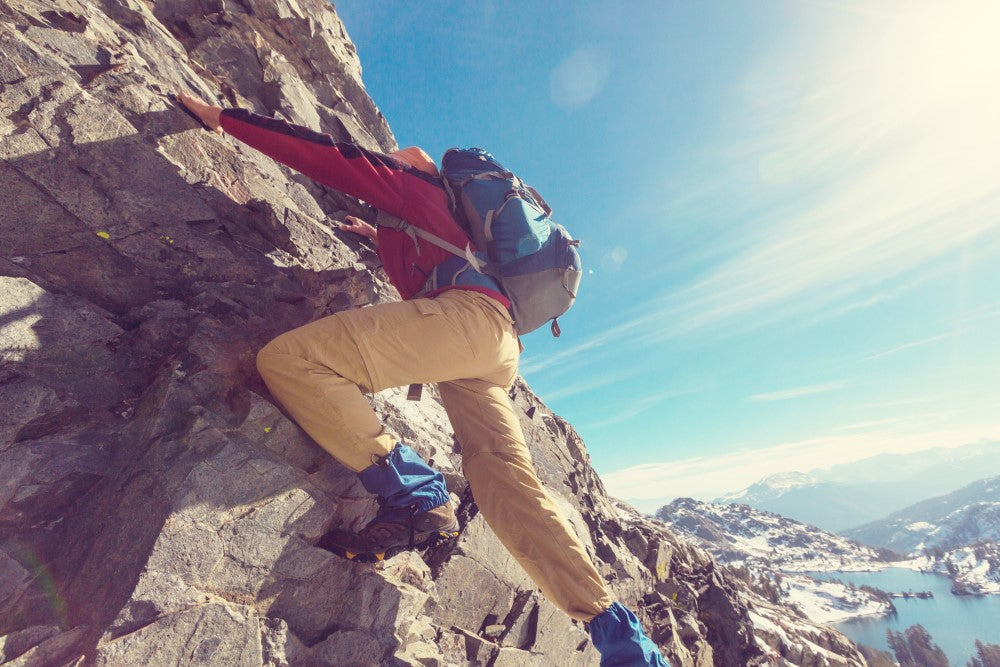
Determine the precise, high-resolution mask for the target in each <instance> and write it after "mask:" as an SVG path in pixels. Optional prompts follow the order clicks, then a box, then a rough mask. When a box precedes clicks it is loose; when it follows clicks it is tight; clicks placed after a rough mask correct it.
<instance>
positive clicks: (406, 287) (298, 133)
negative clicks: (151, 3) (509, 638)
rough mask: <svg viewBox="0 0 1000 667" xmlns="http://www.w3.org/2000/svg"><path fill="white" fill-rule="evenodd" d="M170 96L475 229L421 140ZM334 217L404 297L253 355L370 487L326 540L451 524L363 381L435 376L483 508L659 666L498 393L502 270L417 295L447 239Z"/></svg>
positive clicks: (382, 196) (382, 539)
mask: <svg viewBox="0 0 1000 667" xmlns="http://www.w3.org/2000/svg"><path fill="white" fill-rule="evenodd" d="M178 99H179V100H180V102H181V103H182V104H183V105H184V106H185V107H186V108H187V109H188V110H189V111H190V112H191V113H192V114H194V115H195V116H196V117H197V118H198V119H200V120H201V122H202V123H204V124H205V125H206V126H207V127H208V128H210V129H211V130H214V131H216V132H220V133H221V132H223V131H224V132H225V133H227V134H229V135H230V136H232V137H234V138H236V139H238V140H240V141H242V142H243V143H245V144H247V145H249V146H251V147H253V148H255V149H257V150H259V151H261V152H262V153H264V154H266V155H268V156H270V157H271V158H273V159H275V160H277V161H278V162H280V163H282V164H285V165H287V166H288V167H291V168H292V169H294V170H296V171H299V172H301V173H303V174H305V175H306V176H309V177H310V178H313V179H315V180H316V181H318V182H320V183H322V184H323V185H326V186H328V187H330V188H333V189H334V190H338V191H340V192H343V193H346V194H349V195H352V196H354V197H357V198H359V199H362V200H364V201H365V202H367V203H369V204H371V205H372V206H374V207H375V208H376V209H379V210H381V211H384V212H385V213H388V214H389V215H391V216H396V217H398V218H402V219H404V220H406V221H408V222H409V223H411V224H413V225H415V226H417V227H420V228H422V229H426V230H427V231H430V232H432V233H434V234H436V235H438V236H440V237H441V238H443V239H445V240H447V241H449V242H451V243H453V244H455V245H458V246H460V247H464V246H465V245H466V243H467V242H468V239H467V237H466V234H465V232H464V231H463V230H462V228H461V227H460V226H459V225H458V224H457V223H456V222H455V220H454V218H453V217H452V214H451V211H450V209H449V205H448V197H447V194H446V192H445V190H444V188H443V186H442V184H441V181H440V179H439V177H438V170H437V167H436V165H435V163H434V162H433V160H431V158H430V157H428V155H427V154H426V153H425V152H423V151H422V150H420V149H419V148H415V147H411V148H406V149H403V150H400V151H396V152H395V153H392V154H389V155H385V154H382V153H378V152H374V151H371V150H368V149H365V148H362V147H360V146H357V145H355V144H353V143H346V142H338V141H335V140H334V139H333V138H332V137H331V136H329V135H326V134H320V133H318V132H314V131H312V130H310V129H308V128H305V127H301V126H297V125H293V124H291V123H287V122H285V121H282V120H276V119H273V118H268V117H265V116H261V115H258V114H255V113H252V112H250V111H247V110H244V109H238V108H231V109H222V108H221V107H218V106H214V105H210V104H207V103H205V102H204V101H202V100H200V99H198V98H196V97H193V96H190V95H187V94H185V93H181V94H180V95H178ZM341 228H342V229H344V230H347V231H350V232H355V233H358V234H362V235H364V236H367V237H368V238H370V239H371V240H372V241H373V242H375V245H376V248H377V251H378V255H379V258H380V259H381V261H382V264H383V266H384V268H385V271H386V273H387V274H388V276H389V279H390V280H391V282H392V283H393V285H395V287H396V288H397V289H398V290H399V293H400V294H401V295H402V297H403V299H404V301H400V302H393V303H384V304H378V305H374V306H370V307H367V308H358V309H354V310H347V311H342V312H339V313H336V314H334V315H331V316H329V317H324V318H322V319H320V320H317V321H315V322H312V323H310V324H306V325H305V326H302V327H299V328H297V329H294V330H292V331H289V332H287V333H285V334H282V335H281V336H278V337H277V338H275V339H274V340H273V341H271V342H270V343H268V344H267V345H266V346H264V348H263V349H262V350H260V352H259V354H258V355H257V368H258V370H259V371H260V374H261V376H262V377H263V378H264V381H265V382H266V383H267V386H268V388H269V389H270V391H271V393H272V395H273V396H274V398H275V399H276V400H277V401H278V402H279V403H280V404H281V405H282V407H284V409H285V410H286V411H287V412H288V413H289V414H290V415H291V416H292V417H293V418H294V419H295V421H296V422H297V423H298V424H299V425H300V426H301V427H302V428H303V429H304V430H305V431H306V432H307V433H308V434H309V435H310V436H311V437H312V438H313V439H314V440H315V441H316V442H317V443H318V444H319V445H320V446H321V447H323V449H325V450H326V451H327V452H329V453H330V454H331V455H332V456H333V457H334V458H335V459H336V460H337V461H339V462H340V463H342V464H343V465H345V466H347V467H348V468H350V469H351V470H353V471H354V472H355V473H357V475H358V477H359V478H360V480H361V483H362V485H363V486H364V488H365V489H366V490H368V491H369V492H370V493H373V494H375V495H376V496H377V499H378V503H379V509H378V512H377V513H376V515H375V517H374V518H373V519H372V520H371V521H370V522H369V523H368V524H367V525H366V526H364V527H363V528H362V529H361V530H359V531H357V532H351V531H345V530H333V531H331V532H330V533H328V534H327V535H326V536H325V537H324V538H323V541H322V543H321V546H323V547H325V548H327V549H330V550H331V551H334V552H336V553H338V554H340V555H341V556H343V557H345V558H349V559H352V560H381V559H383V558H385V557H387V556H390V555H392V554H394V553H397V552H399V551H401V550H404V549H412V548H417V547H420V546H423V545H425V544H428V543H429V542H432V541H434V540H436V539H440V538H442V537H445V538H451V537H454V536H457V535H458V529H459V527H458V521H457V520H456V517H455V513H454V510H453V509H452V506H451V500H450V496H449V495H448V490H447V488H446V486H445V481H444V476H443V475H442V474H441V473H440V472H438V471H437V470H435V469H434V468H433V467H431V466H430V465H428V464H427V462H425V461H424V460H423V459H422V458H421V457H420V455H419V454H417V453H416V452H415V451H414V450H413V449H411V448H410V447H408V446H407V445H405V444H403V443H400V442H398V441H397V438H396V437H395V436H394V435H392V434H391V433H389V432H387V431H386V430H385V429H384V428H383V426H382V424H381V423H380V421H379V419H378V417H377V416H376V414H375V412H374V411H373V409H372V407H371V405H370V404H369V402H368V400H367V399H366V398H365V396H364V393H363V392H372V393H373V392H378V391H381V390H383V389H387V388H390V387H397V386H404V385H409V384H417V383H419V384H430V383H437V385H438V388H439V390H440V393H441V398H442V400H443V402H444V407H445V410H446V412H447V414H448V418H449V420H450V421H451V424H452V426H453V428H454V430H455V434H456V436H457V438H458V441H459V442H460V443H461V445H462V468H463V472H464V474H465V476H466V478H467V479H468V481H469V485H470V487H471V489H472V495H473V497H474V498H475V502H476V504H477V505H478V507H479V510H480V511H481V512H482V514H483V517H484V518H485V519H486V522H487V523H488V524H489V526H490V527H491V528H492V529H493V531H494V532H495V533H496V535H497V537H498V538H499V539H500V541H501V542H502V543H503V545H504V546H505V547H506V548H507V549H508V550H509V551H510V552H511V554H512V555H513V556H514V557H515V558H516V559H517V561H518V562H519V563H520V564H521V566H522V567H523V568H524V569H525V571H527V573H528V574H529V575H530V576H531V578H532V580H534V582H535V583H536V584H537V585H538V587H539V588H540V589H541V591H542V593H543V594H544V595H545V596H546V598H548V599H549V600H550V601H551V602H552V603H553V604H555V605H556V606H557V607H559V608H560V609H562V610H563V611H564V612H566V613H567V614H569V615H570V616H571V617H573V618H575V619H578V620H581V621H584V622H585V623H586V627H587V628H588V629H589V632H590V635H591V639H592V641H593V643H594V646H595V647H596V648H597V650H598V652H600V654H601V664H602V665H629V666H633V665H634V666H639V665H666V663H665V662H664V660H663V658H662V657H661V656H660V653H659V651H658V649H657V647H656V645H655V644H654V643H653V642H652V641H651V640H650V639H649V638H648V637H647V636H646V635H645V633H644V632H643V630H642V627H641V625H640V624H639V621H638V619H637V618H636V616H635V615H634V614H633V613H632V612H631V611H630V610H629V609H627V608H626V607H624V606H623V605H622V604H621V603H619V602H617V601H615V599H614V597H613V596H612V595H611V593H610V592H609V591H608V589H607V588H606V587H605V585H604V582H603V581H602V579H601V576H600V574H599V573H598V572H597V569H596V568H595V567H594V565H593V563H592V562H591V561H590V558H589V557H588V556H587V552H586V550H585V549H584V547H583V544H582V543H581V542H580V539H579V538H578V537H577V535H576V533H575V532H574V531H573V528H572V527H571V526H570V524H569V523H568V522H567V520H566V519H565V518H564V517H563V515H562V513H561V512H560V510H559V508H558V506H557V505H556V504H555V502H554V501H553V500H552V498H551V497H550V496H549V494H548V493H547V492H546V491H545V489H544V488H543V487H542V484H541V482H540V481H539V480H538V477H537V476H536V474H535V471H534V467H533V464H532V460H531V455H530V453H529V451H528V447H527V446H526V444H525V440H524V435H523V433H522V431H521V426H520V423H519V422H518V418H517V416H516V415H515V413H514V412H513V410H512V408H511V405H510V401H509V398H508V395H507V392H508V390H509V388H510V387H511V385H512V383H513V382H514V379H515V377H516V376H517V368H518V357H519V354H520V344H519V341H518V338H517V334H516V332H515V329H514V324H513V319H512V317H511V314H510V310H509V306H510V303H509V301H508V300H507V298H506V297H505V296H504V295H503V292H502V291H501V289H500V287H499V285H498V284H497V283H496V282H494V281H493V279H492V278H489V277H488V276H485V275H482V274H476V277H475V278H473V279H470V280H468V281H467V282H463V283H462V284H457V285H450V286H448V287H445V288H442V289H439V290H436V291H432V292H430V293H427V294H420V296H419V297H417V295H418V294H419V293H420V292H421V290H422V288H423V286H424V283H425V281H426V280H427V276H428V275H429V274H430V272H431V271H432V270H433V269H434V268H435V267H436V266H437V265H439V264H441V263H442V262H443V261H444V260H445V259H447V258H449V257H451V255H450V254H449V253H448V252H446V251H444V250H441V249H439V248H437V247H435V246H432V245H429V244H420V245H419V246H418V245H417V244H416V243H415V240H414V238H413V237H411V236H410V235H407V234H406V233H404V232H402V231H397V230H395V229H391V228H389V227H382V226H380V227H379V228H378V229H375V228H373V227H372V226H371V225H369V224H368V223H366V222H364V221H363V220H360V219H358V218H355V217H351V216H348V217H347V223H346V224H344V225H342V227H341ZM465 273H466V274H469V273H474V272H469V271H467V272H465ZM463 275H464V274H463ZM415 297H417V298H415Z"/></svg>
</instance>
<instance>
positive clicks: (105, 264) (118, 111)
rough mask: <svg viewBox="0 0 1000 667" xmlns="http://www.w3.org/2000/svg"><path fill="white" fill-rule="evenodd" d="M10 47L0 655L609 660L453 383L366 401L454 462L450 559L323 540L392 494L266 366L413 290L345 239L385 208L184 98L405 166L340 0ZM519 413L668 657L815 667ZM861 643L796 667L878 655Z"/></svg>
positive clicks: (69, 0) (182, 16)
mask: <svg viewBox="0 0 1000 667" xmlns="http://www.w3.org/2000/svg"><path fill="white" fill-rule="evenodd" d="M0 53H2V54H3V57H2V58H0V157H2V159H3V162H2V164H0V251H2V252H0V255H2V256H0V355H2V356H0V364H2V365H0V531H2V541H0V663H2V664H10V665H60V664H73V665H139V664H150V665H167V664H179V665H193V664H204V665H289V664H290V665H369V664H388V665H392V664H396V665H445V664H449V665H450V664H484V665H487V664H488V665H532V664H537V665H556V664H558V665H574V664H577V665H592V664H596V663H597V655H596V652H595V651H594V649H593V647H592V646H591V645H590V643H589V641H588V637H587V635H586V633H585V631H584V629H583V628H582V626H581V625H580V624H579V623H575V622H572V621H570V620H569V619H568V618H567V617H566V616H564V615H563V614H561V613H559V612H558V611H557V610H556V609H554V608H553V607H552V606H551V605H550V604H549V603H548V602H546V601H545V600H544V599H543V598H541V597H540V596H539V594H538V593H537V592H536V591H535V590H534V588H533V586H532V584H531V582H530V580H528V579H527V577H526V576H525V574H524V573H523V572H522V571H521V569H520V568H519V567H518V566H517V564H516V563H514V562H513V561H512V560H511V559H510V558H509V557H508V556H507V554H506V552H505V551H504V550H503V548H502V547H501V545H500V544H499V542H498V541H497V540H496V538H495V537H494V536H493V534H492V533H491V532H490V530H489V529H488V527H487V526H486V525H485V523H484V522H483V519H482V517H481V516H480V515H479V514H478V512H477V509H476V505H475V501H474V499H473V498H472V497H471V495H470V494H469V492H468V489H467V485H466V483H465V481H464V479H463V477H462V476H461V474H460V471H459V468H458V465H459V464H458V458H457V456H456V454H455V448H456V443H454V442H453V438H452V435H451V432H450V429H449V428H448V425H447V420H446V417H445V414H444V411H443V409H442V408H441V406H440V404H439V402H438V400H437V399H436V397H435V396H434V395H433V392H431V393H430V395H429V396H425V398H424V399H423V401H421V402H419V403H413V402H407V401H406V400H405V397H404V396H403V395H402V393H401V392H399V391H390V392H384V393H382V394H380V395H377V396H374V397H373V399H372V400H373V401H374V404H375V405H376V408H377V410H378V411H379V412H380V414H381V415H382V417H383V418H384V419H385V421H386V422H387V424H388V425H389V427H390V428H392V429H394V430H395V431H396V432H397V433H398V434H399V435H400V436H401V437H403V438H404V439H405V440H406V441H407V442H408V443H409V444H411V445H412V446H413V447H415V448H416V449H417V450H418V451H420V452H421V453H422V454H423V455H424V456H425V457H427V458H429V459H432V460H433V461H434V462H435V463H436V464H437V465H438V466H439V467H440V468H441V469H442V470H443V471H444V472H445V474H446V476H447V479H448V484H449V488H450V490H451V491H452V493H453V494H454V497H455V499H456V500H457V501H458V502H459V503H460V516H461V523H462V532H461V536H460V538H459V539H458V541H457V543H455V544H452V545H448V546H445V547H440V548H438V549H436V550H434V549H432V550H429V551H427V552H425V553H422V554H415V553H409V554H401V555H399V556H397V557H395V558H392V559H390V560H388V561H386V562H384V563H382V564H379V566H378V567H376V566H373V565H364V564H356V563H350V562H346V561H344V560H341V559H339V558H337V557H336V556H333V555H332V554H329V553H327V552H325V551H323V550H321V549H318V548H316V547H314V546H313V544H314V543H315V541H316V540H317V539H318V538H319V537H320V535H322V534H323V533H324V531H325V530H327V529H328V528H329V527H330V526H332V525H355V526H356V525H359V524H360V523H362V522H363V521H364V520H365V518H366V516H368V515H369V514H370V512H371V511H372V510H373V506H372V503H371V501H370V500H368V499H367V498H366V496H365V494H364V493H363V491H362V489H361V488H360V485H359V484H358V482H357V481H356V478H355V477H354V476H353V475H352V474H349V473H348V472H347V471H346V470H345V469H343V468H341V467H340V466H339V465H337V464H336V463H334V462H333V461H332V460H331V459H330V458H329V457H328V456H327V455H326V454H325V453H323V452H322V451H321V450H320V449H319V448H318V447H316V446H315V445H314V444H313V443H312V442H311V441H310V440H309V439H308V438H306V437H305V436H304V435H303V433H302V432H301V431H300V430H299V429H298V428H297V427H296V426H295V425H294V424H293V423H292V422H290V421H289V420H288V419H287V418H286V417H285V416H283V415H282V413H281V412H280V411H279V410H278V409H277V408H276V407H275V406H274V404H273V403H272V402H271V401H270V399H269V396H268V394H267V391H266V388H265V387H264V386H263V384H262V383H261V381H260V379H259V378H258V377H257V375H256V373H255V371H254V363H253V359H254V354H255V352H256V350H257V349H259V348H260V347H261V346H262V345H263V344H264V343H265V342H267V341H268V340H269V339H271V338H272V337H274V336H275V335H277V334H279V333H281V332H282V331H285V330H287V329H290V328H292V327H295V326H298V325H301V324H304V323H306V322H309V321H311V320H313V319H316V318H318V317H321V316H323V315H326V314H330V313H333V312H336V311H338V310H342V309H345V308H354V307H361V306H364V305H366V304H370V303H376V302H380V301H384V300H387V299H392V298H396V295H395V294H394V291H393V289H392V288H391V287H389V286H388V284H387V283H386V282H385V280H384V277H383V276H382V275H381V274H380V271H379V269H378V267H377V260H376V257H375V255H374V254H373V253H372V252H371V250H370V249H369V248H368V247H366V246H364V245H363V244H362V243H361V242H360V241H359V240H358V239H357V238H352V237H350V236H349V235H345V234H343V233H341V232H338V231H337V230H336V229H335V227H334V226H333V225H332V224H331V223H330V220H331V219H338V218H340V217H342V216H343V215H345V214H347V213H353V214H358V215H362V216H365V215H368V213H369V212H368V210H367V208H366V207H365V206H364V205H363V204H361V203H359V202H357V201H354V200H351V199H350V198H347V197H344V196H341V195H339V194H337V193H335V192H330V191H328V190H326V189H324V188H322V187H320V186H317V185H316V184H314V183H312V182H310V181H309V180H308V179H305V178H303V177H301V176H298V175H295V174H292V173H289V172H288V171H287V170H285V169H284V168H282V167H280V166H278V165H276V164H275V163H273V162H271V161H269V160H268V159H266V158H264V157H262V156H260V155H258V154H255V153H254V151H252V150H251V149H248V148H246V147H244V146H241V145H239V144H237V143H236V142H234V141H232V140H230V139H228V138H226V137H221V136H218V135H215V134H212V133H209V132H206V131H204V130H203V129H201V128H200V127H199V126H198V125H197V123H195V121H193V120H192V119H191V118H190V117H188V116H187V115H185V114H184V113H183V112H181V111H180V110H179V109H178V107H177V106H176V105H175V103H174V102H173V100H172V96H173V94H174V92H175V91H177V90H182V89H186V90H189V91H191V92H194V93H196V94H200V95H202V96H204V97H206V98H209V99H215V100H219V101H221V102H223V103H225V104H229V105H241V106H245V107H249V108H253V109H254V110H256V111H258V112H261V113H266V114H274V115H278V116H281V117H284V118H287V119H289V120H291V121H294V122H298V123H303V124H306V125H309V126H311V127H314V128H317V129H321V130H323V131H325V132H328V133H331V134H332V135H334V136H335V137H337V138H338V139H342V140H350V141H354V142H357V143H359V144H361V145H364V146H366V147H369V148H372V149H377V150H390V149H392V148H394V147H395V146H394V139H393V137H392V134H391V132H390V130H389V127H388V125H387V124H386V122H385V119H384V118H383V117H382V116H381V114H380V113H379V111H378V109H377V108H376V106H375V105H374V104H373V103H372V101H371V100H370V99H369V98H368V96H367V94H366V93H365V91H364V87H363V85H362V83H361V78H360V64H359V62H358V59H357V56H356V54H355V51H354V47H353V45H352V44H351V42H350V41H349V39H348V38H347V34H346V31H345V28H344V26H343V25H342V24H341V22H340V20H339V19H338V17H337V15H336V13H335V11H334V9H333V7H332V5H330V3H328V2H327V1H326V0H156V1H155V2H151V1H149V0H0ZM511 395H512V399H513V401H514V403H515V404H516V406H517V408H518V409H519V411H520V414H521V416H522V422H523V426H524V428H525V431H526V433H527V436H528V439H529V443H530V445H531V449H532V453H533V455H534V457H535V462H536V464H537V467H538V470H539V474H540V476H541V478H542V479H543V481H544V482H545V484H546V485H547V486H548V487H549V488H550V489H551V490H552V491H553V493H554V494H555V496H556V497H557V499H558V500H559V502H560V504H561V505H562V506H563V509H564V510H565V511H566V513H567V515H568V516H569V517H570V518H571V520H572V522H573V523H574V525H576V527H577V528H578V529H579V531H580V533H581V535H583V536H584V540H585V543H586V545H587V548H588V549H589V550H590V552H591V554H592V555H593V556H594V558H595V560H596V561H597V563H598V564H599V568H600V570H601V572H602V574H603V575H604V576H605V578H606V579H607V580H608V582H609V583H610V585H611V586H612V587H613V589H614V590H615V592H616V593H617V594H618V595H619V596H620V598H621V599H622V600H623V601H624V602H625V603H627V604H628V605H630V606H632V607H633V608H635V609H636V610H637V611H638V613H639V615H640V616H641V617H642V619H643V621H644V623H645V624H646V626H647V627H648V628H651V634H652V636H653V638H654V639H655V640H656V641H657V642H658V643H659V644H660V645H661V646H662V647H663V648H664V651H665V653H666V654H667V655H668V656H669V659H670V661H671V663H672V664H674V665H699V666H704V665H711V664H716V665H753V664H764V663H766V662H775V661H777V660H778V657H777V656H779V654H782V653H785V654H787V655H789V656H791V655H792V653H791V652H789V651H792V648H791V646H792V644H789V643H788V642H787V641H786V640H787V639H788V634H787V633H785V635H783V636H784V639H782V637H778V639H776V640H774V641H771V642H770V644H771V646H768V644H767V643H766V642H764V641H763V640H762V639H761V638H760V637H757V636H755V628H754V625H753V622H752V619H751V609H750V607H751V606H752V605H753V604H754V602H753V597H752V596H750V597H747V596H748V595H750V594H749V593H747V592H746V591H745V590H743V588H742V584H741V583H740V582H739V581H736V580H733V579H730V578H727V577H726V576H724V575H723V573H722V572H720V571H719V570H718V569H717V568H716V566H715V564H714V562H713V561H712V559H711V558H710V557H709V556H708V555H707V554H706V553H705V552H704V551H700V550H698V549H695V548H693V547H691V546H688V545H686V544H684V543H682V542H679V541H678V540H676V539H675V538H674V537H673V536H672V535H671V534H670V533H669V532H668V530H667V529H666V528H665V527H664V526H663V525H662V524H658V523H657V522H654V521H651V520H649V519H646V518H644V517H641V516H639V515H638V514H635V513H633V512H630V511H629V510H627V509H624V508H620V507H616V505H615V504H614V503H613V502H612V501H611V500H610V499H609V498H608V496H607V494H606V493H605V491H604V488H603V486H602V484H601V482H600V479H599V478H598V477H597V476H596V474H595V473H594V471H593V470H592V469H591V467H590V464H589V459H588V456H587V454H586V450H585V448H584V445H583V443H582V442H581V440H580V438H579V437H578V435H577V434H576V433H575V432H574V431H573V429H572V428H571V427H570V426H569V425H568V424H566V423H565V422H564V421H563V420H561V419H560V418H559V417H557V416H556V415H554V414H552V412H551V411H549V410H548V409H547V408H546V406H545V405H544V404H543V403H541V402H540V401H539V400H538V399H537V398H536V397H535V396H534V395H533V394H532V393H531V391H530V389H529V388H528V387H527V386H526V385H525V384H524V383H523V382H519V383H518V384H517V385H516V386H515V387H514V389H513V390H512V392H511ZM774 613H783V612H780V610H779V612H774ZM789 632H792V631H789ZM777 634H778V635H781V634H782V633H777ZM793 639H794V637H793ZM783 641H786V644H787V646H786V648H787V649H788V650H785V649H782V646H784V644H782V642H783ZM841 648H842V650H841V652H840V654H834V653H829V652H825V653H824V656H825V657H823V658H822V659H820V657H818V655H819V654H806V657H805V658H802V659H801V660H799V658H796V660H799V661H798V662H795V664H837V663H839V664H862V663H863V661H862V659H861V658H860V656H859V655H858V654H857V653H856V652H854V651H853V649H852V648H850V646H849V645H847V644H845V645H844V646H843V647H841ZM795 650H798V649H795ZM796 655H797V656H798V655H799V654H796ZM831 656H832V657H831Z"/></svg>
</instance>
